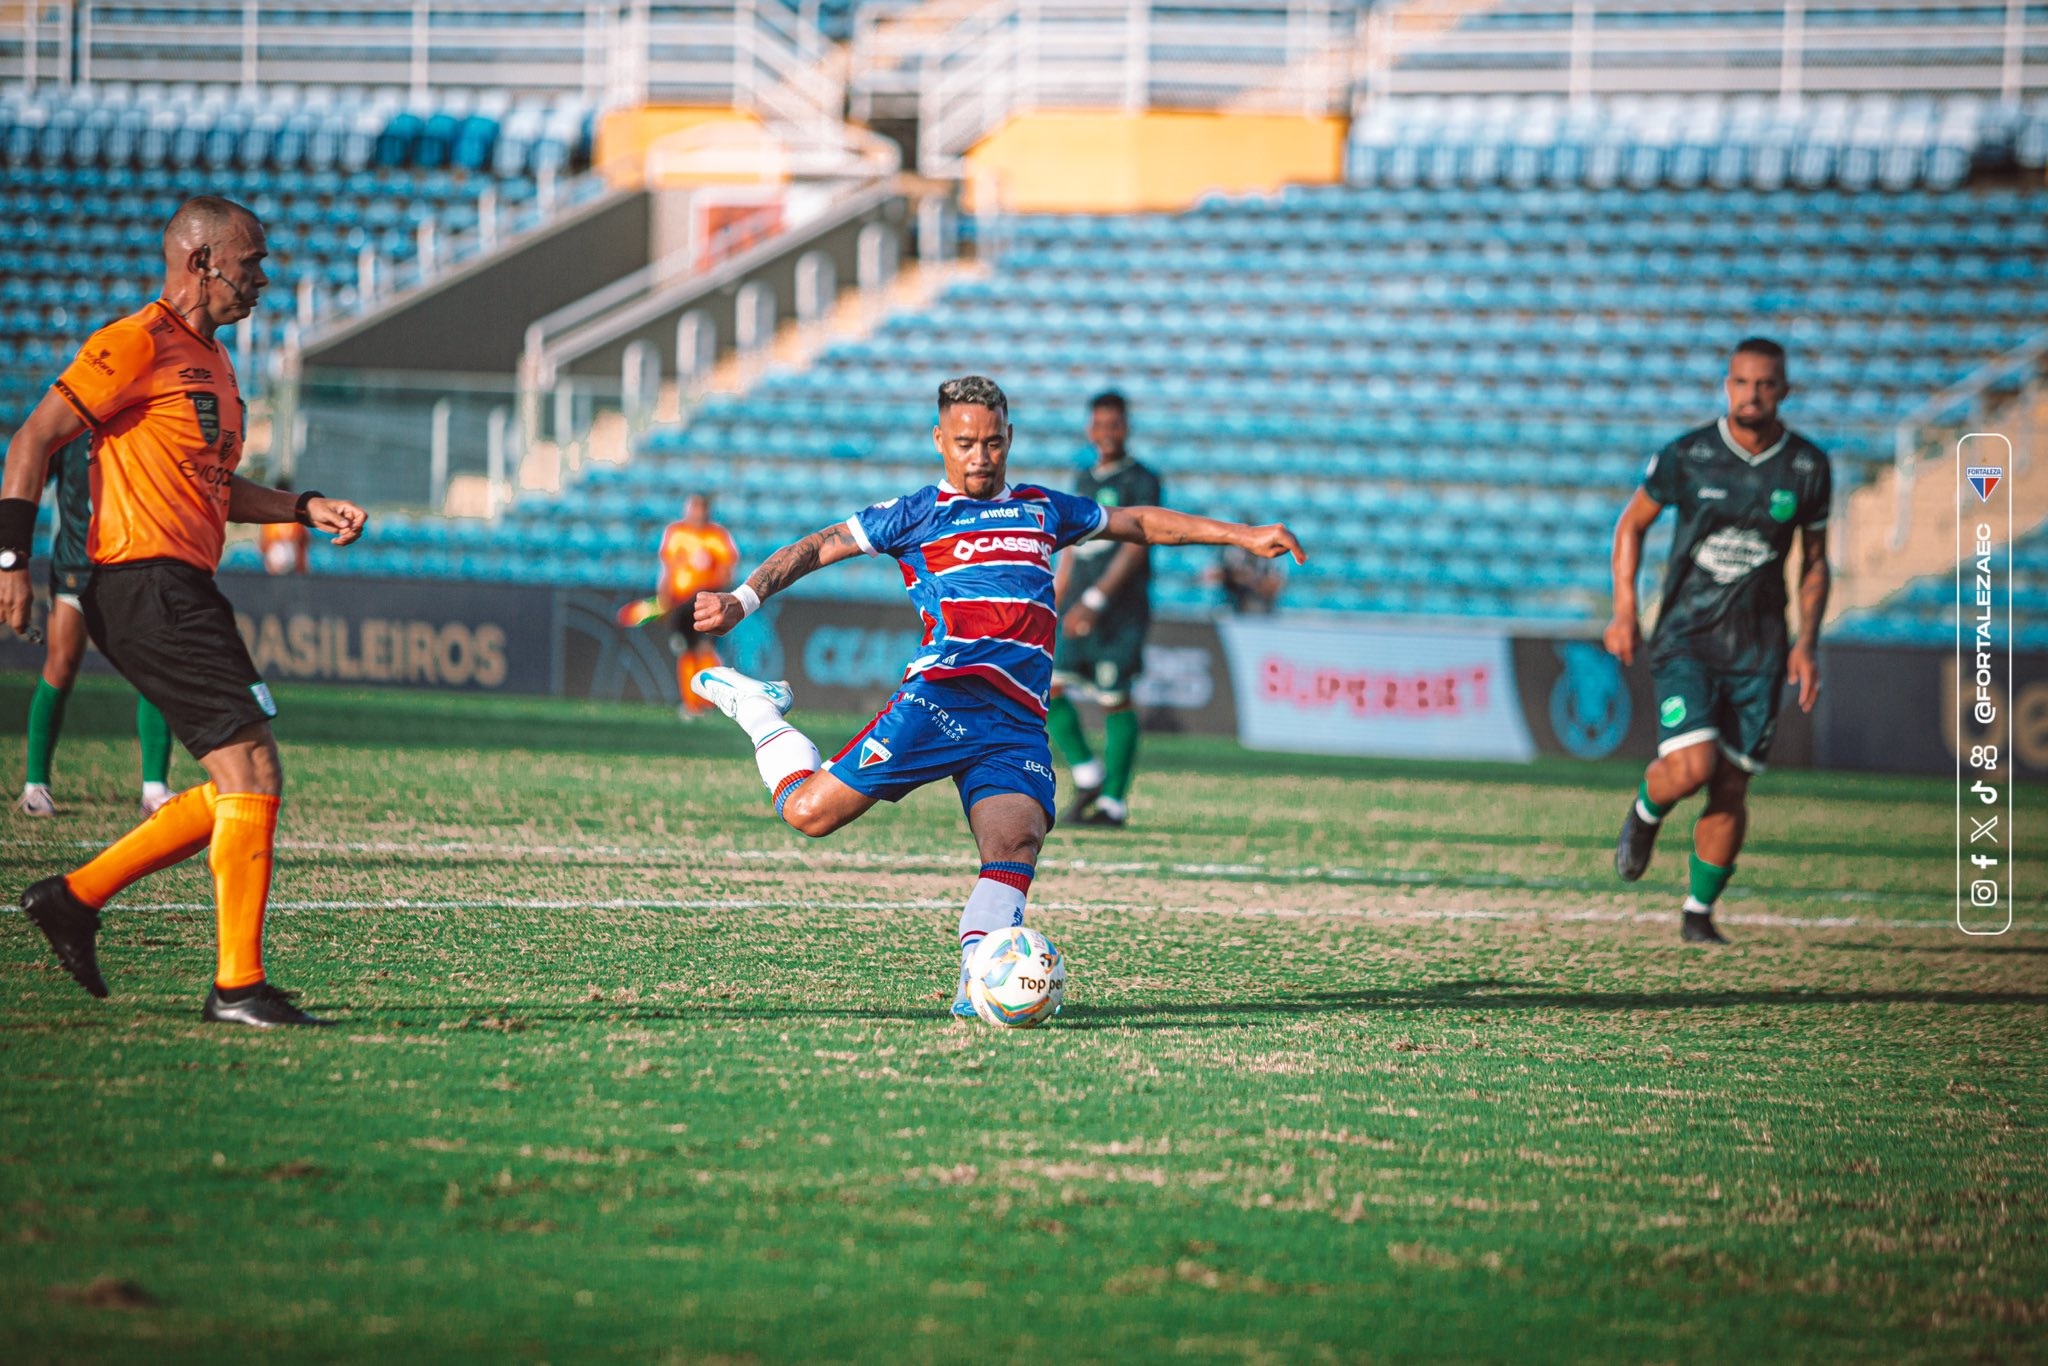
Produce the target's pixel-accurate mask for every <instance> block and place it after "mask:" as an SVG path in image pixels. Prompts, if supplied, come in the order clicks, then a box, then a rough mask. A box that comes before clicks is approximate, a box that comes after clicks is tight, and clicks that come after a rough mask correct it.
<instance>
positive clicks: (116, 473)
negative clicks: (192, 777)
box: [0, 195, 365, 1026]
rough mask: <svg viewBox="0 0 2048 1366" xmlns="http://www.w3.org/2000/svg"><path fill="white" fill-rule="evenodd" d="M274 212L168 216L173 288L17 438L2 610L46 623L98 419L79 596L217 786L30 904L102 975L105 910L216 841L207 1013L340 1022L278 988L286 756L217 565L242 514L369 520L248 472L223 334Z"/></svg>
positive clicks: (103, 988) (10, 619) (99, 339)
mask: <svg viewBox="0 0 2048 1366" xmlns="http://www.w3.org/2000/svg"><path fill="white" fill-rule="evenodd" d="M266 255H268V248H267V246H266V244H265V241H264V234H263V225H262V224H261V223H260V222H258V221H257V218H256V215H254V214H253V213H251V212H249V210H247V209H245V208H243V207H242V206H241V205H239V204H233V203H230V202H229V201H227V200H225V199H219V198H216V197H214V196H211V195H203V196H200V197H198V198H195V199H190V200H187V201H186V202H185V203H184V204H183V205H182V206H180V207H179V209H178V211H177V213H176V214H174V215H173V216H172V218H171V221H170V224H169V225H168V226H167V227H166V228H165V229H164V279H163V293H162V294H161V295H160V296H159V297H158V298H157V299H156V300H155V301H154V302H152V303H151V304H150V305H149V306H148V307H146V308H144V309H143V310H142V311H140V312H138V313H134V314H131V315H130V316H128V317H126V318H122V319H120V320H119V321H117V322H113V323H109V324H108V325H107V326H105V327H103V328H101V329H100V330H99V331H97V332H95V333H93V334H92V336H91V337H89V338H87V339H86V343H85V346H84V347H83V348H81V349H80V351H79V353H78V357H77V359H75V360H73V361H72V362H71V364H70V365H69V366H68V367H66V369H65V371H64V373H63V374H62V375H60V376H59V377H58V379H57V382H56V383H55V385H53V386H52V387H51V389H50V392H49V393H47V394H45V395H44V396H43V399H42V401H41V402H40V403H38V404H37V405H36V408H35V411H34V412H32V413H30V414H29V417H28V421H27V422H25V423H24V424H22V426H21V428H20V430H18V431H17V432H15V434H14V438H13V440H12V441H10V442H9V443H8V446H7V467H6V473H5V476H4V478H0V619H4V620H5V621H6V622H7V623H8V624H9V625H11V626H13V627H14V629H15V630H16V631H17V632H19V631H24V630H26V629H27V627H28V622H29V608H30V600H31V597H32V594H31V591H30V586H29V579H28V554H29V545H30V540H31V538H32V536H33V534H34V530H35V520H36V502H35V495H36V494H37V493H38V492H40V490H41V489H42V485H43V480H44V477H45V475H46V473H47V468H48V463H49V458H50V455H51V453H52V452H53V451H55V450H56V449H57V448H58V447H60V446H62V445H64V444H65V443H66V442H69V441H71V440H72V439H73V438H74V437H76V436H77V435H78V434H79V432H80V431H81V430H86V431H90V432H91V433H92V438H93V440H92V452H93V454H92V524H91V528H90V530H89V532H88V533H87V549H88V551H89V553H90V555H91V557H92V564H93V570H92V575H91V577H90V578H89V579H88V580H87V581H86V584H85V589H84V591H83V593H82V594H81V595H80V603H79V605H80V606H81V607H82V608H83V609H84V617H85V625H86V630H87V631H88V632H90V633H91V636H92V640H93V643H94V644H96V645H98V646H99V648H100V653H102V654H104V655H105V656H106V657H107V659H108V661H109V662H110V663H112V664H113V666H114V667H115V668H116V669H118V670H120V672H121V675H122V676H123V677H124V678H126V679H127V680H128V681H129V682H130V683H132V684H134V685H135V690H136V691H137V692H139V693H141V694H142V695H143V696H144V697H146V698H148V699H149V700H150V701H151V702H153V703H155V704H156V706H157V707H158V708H160V709H161V710H162V711H163V714H164V716H165V717H166V718H167V719H168V721H169V723H170V728H171V733H172V734H173V735H175V736H176V737H177V738H178V740H179V741H180V742H181V743H182V744H183V745H184V746H185V748H186V749H187V750H189V751H190V752H191V754H192V757H193V758H195V759H197V760H198V761H199V763H200V766H201V767H202V768H204V769H205V770H206V775H207V778H208V779H209V781H208V782H207V783H206V784H204V785H203V786H200V787H195V788H191V789H189V790H187V791H185V792H181V793H179V794H178V795H177V796H175V797H173V798H171V799H170V800H169V801H168V802H165V803H164V804H163V806H161V807H160V808H158V810H157V812H156V814H154V815H153V816H151V817H150V818H149V819H148V820H145V821H144V822H143V823H142V824H141V825H139V826H137V827H136V828H135V829H134V830H132V831H131V832H129V833H128V834H127V835H125V836H124V837H122V838H121V839H120V840H118V841H116V842H115V843H114V844H113V845H111V846H110V847H109V848H107V849H106V850H105V851H104V852H102V853H101V854H100V855H99V856H98V857H97V858H95V859H93V860H92V861H91V862H89V863H87V864H86V865H85V866H84V867H82V868H79V869H77V870H75V871H74V872H72V873H70V874H68V875H64V876H58V877H50V878H45V879H44V880H43V881H41V882H38V883H36V884H35V885H34V886H32V887H30V888H29V889H28V890H27V891H25V892H23V893H22V896H21V908H22V910H23V911H24V912H26V913H27V916H28V919H29V921H30V922H31V923H32V924H34V925H35V926H36V928H37V929H39V930H41V931H42V933H43V935H44V937H45V938H47V939H48V940H49V941H50V947H51V948H52V949H54V950H55V951H56V954H57V961H58V962H59V963H61V964H63V966H64V968H65V970H66V971H67V972H69V973H70V974H71V975H72V977H73V978H74V979H76V980H77V982H78V984H79V985H80V986H82V987H84V988H85V989H86V990H87V991H88V992H91V993H92V994H93V995H95V996H105V995H107V994H108V991H107V983H106V979H105V978H104V977H102V976H101V975H100V969H99V955H98V938H99V928H100V910H101V908H102V907H104V906H105V905H106V904H107V902H108V901H109V900H110V899H112V898H113V897H114V895H115V894H117V893H118V892H120V891H121V889H122V888H124V887H127V886H128V885H129V884H131V883H133V882H136V881H138V880H139V879H141V878H144V877H147V876H148V875H149V874H151V873H154V872H156V871H158V870H159V869H162V868H168V867H170V866H171V865H172V864H174V863H179V862H182V861H183V860H185V859H187V858H190V857H191V856H192V855H194V854H196V853H198V852H199V851H200V850H202V849H206V850H209V851H210V852H209V854H208V859H207V862H208V865H209V866H210V868H211V869H212V872H213V886H214V904H215V908H216V912H217V925H218V935H219V939H218V947H219V956H218V960H217V963H216V967H215V972H214V979H213V988H212V990H210V991H209V992H208V993H207V996H206V1004H205V1006H204V1008H203V1010H202V1012H201V1013H202V1016H203V1018H205V1019H208V1020H213V1021H219V1022H223V1023H233V1024H247V1025H260V1026H268V1025H310V1024H319V1023H321V1021H319V1020H316V1019H314V1018H313V1017H312V1016H310V1015H308V1014H306V1013H305V1012H304V1011H302V1010H300V1009H299V1008H298V1007H297V1006H295V1005H293V1004H292V1002H291V999H290V997H289V996H288V995H287V994H286V993H284V992H282V991H279V990H277V989H276V988H275V987H273V986H272V985H271V984H270V982H269V980H268V978H267V977H266V976H265V973H264V967H263V919H264V912H265V909H266V907H267V906H268V904H269V899H270V874H271V858H272V850H273V847H274V845H275V843H276V838H277V811H278V804H279V802H280V800H281V794H282V792H283V790H284V771H283V765H282V764H281V762H280V761H279V759H278V753H277V742H276V740H275V739H273V738H272V736H271V733H270V718H271V717H272V716H274V715H276V714H277V708H276V706H275V705H274V704H273V703H272V702H271V699H270V689H269V688H268V687H267V686H265V684H264V682H263V678H262V676H261V675H260V674H258V673H257V672H256V667H255V665H254V664H252V663H251V662H250V659H249V652H248V649H247V648H246V647H245V646H244V645H243V643H242V637H241V635H240V633H239V632H238V631H237V630H236V629H235V613H234V608H233V607H231V606H230V605H229V604H228V600H227V599H226V598H225V597H223V596H221V592H220V589H219V587H218V586H217V585H216V584H215V583H214V581H213V575H214V572H215V570H216V569H218V568H219V566H220V555H221V548H222V544H223V542H224V540H225V538H226V530H227V523H228V522H230V521H237V522H257V523H267V522H286V521H291V520H294V519H296V520H298V521H300V522H301V523H303V524H305V525H307V526H309V527H317V528H319V529H320V530H322V531H326V532H330V533H332V534H333V536H334V541H335V544H337V545H347V544H348V543H349V542H351V541H353V540H355V539H356V538H357V537H359V536H360V535H362V531H363V524H364V520H365V519H364V516H363V511H362V509H361V508H359V507H356V506H355V505H354V504H352V503H345V502H341V501H338V500H336V499H331V498H325V497H322V496H321V495H320V494H318V493H313V492H307V493H302V494H300V495H299V496H298V497H297V498H296V499H294V498H293V497H292V496H291V495H290V494H288V493H281V492H279V491H278V490H276V489H271V488H265V487H264V486H263V485H261V484H257V483H253V482H251V481H250V480H247V479H244V478H242V477H241V476H239V475H237V474H236V473H235V467H236V466H237V465H239V464H240V463H241V460H242V442H243V439H244V436H245V421H246V419H245V416H244V410H243V405H242V397H241V390H240V388H239V386H238V385H237V383H236V380H235V371H234V367H233V364H232V363H231V362H230V360H229V358H228V353H227V351H226V349H225V348H224V347H222V346H221V344H220V342H219V341H218V340H217V337H216V334H217V333H218V332H219V330H220V329H221V328H223V327H228V326H231V325H232V324H234V323H236V322H239V321H240V320H241V319H243V318H246V317H248V316H249V314H250V313H251V312H252V311H253V310H254V309H255V307H256V303H257V301H258V299H259V298H260V297H261V296H262V293H263V288H264V286H265V285H266V284H268V283H269V281H268V278H267V277H266V276H265V275H264V273H263V259H264V257H265V256H266Z"/></svg>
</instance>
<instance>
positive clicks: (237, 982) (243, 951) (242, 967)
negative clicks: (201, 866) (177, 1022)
mask: <svg viewBox="0 0 2048 1366" xmlns="http://www.w3.org/2000/svg"><path fill="white" fill-rule="evenodd" d="M278 804H279V799H278V798H276V797H260V796H257V795H256V794H255V793H253V792H229V793H225V794H223V795H222V796H221V797H219V798H218V799H217V800H216V802H215V806H214V815H213V852H212V853H211V854H210V855H209V856H208V858H207V865H208V866H209V867H211V868H212V869H213V900H214V906H215V907H216V909H217V913H218V917H219V925H220V967H219V971H217V972H216V973H215V974H214V979H213V980H214V985H215V986H219V987H226V988H230V989H232V988H235V987H247V986H254V985H255V984H256V983H258V982H260V981H262V980H263V912H264V908H265V907H267V906H268V905H269V904H270V864H271V846H272V845H273V844H275V843H276V840H277V808H278Z"/></svg>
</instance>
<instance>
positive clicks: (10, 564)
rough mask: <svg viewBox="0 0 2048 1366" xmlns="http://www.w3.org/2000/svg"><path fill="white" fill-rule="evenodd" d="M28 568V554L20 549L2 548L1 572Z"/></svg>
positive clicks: (0, 556)
mask: <svg viewBox="0 0 2048 1366" xmlns="http://www.w3.org/2000/svg"><path fill="white" fill-rule="evenodd" d="M26 568H28V556H26V555H24V554H22V553H21V552H20V551H19V550H0V573H6V572H8V571H9V570H14V569H26Z"/></svg>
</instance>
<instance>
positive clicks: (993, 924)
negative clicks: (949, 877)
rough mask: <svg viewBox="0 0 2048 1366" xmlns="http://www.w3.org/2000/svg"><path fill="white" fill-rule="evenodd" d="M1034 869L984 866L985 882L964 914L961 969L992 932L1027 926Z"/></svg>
mask: <svg viewBox="0 0 2048 1366" xmlns="http://www.w3.org/2000/svg"><path fill="white" fill-rule="evenodd" d="M1030 889H1031V866H1030V865H1029V864H1025V863H984V864H982V865H981V878H980V880H978V881H977V882H976V883H975V884H974V890H973V891H972V892H971V893H969V894H968V897H967V905H966V907H965V908H964V909H963V910H962V911H961V912H960V966H961V968H962V969H963V970H964V969H965V968H966V966H967V955H968V954H970V953H972V952H974V950H975V946H977V945H978V944H980V943H981V941H982V939H983V937H984V936H986V935H987V934H988V933H989V932H990V931H992V930H1007V929H1009V928H1010V927H1012V926H1013V925H1021V924H1023V923H1024V901H1025V898H1026V897H1027V896H1028V895H1029V894H1030Z"/></svg>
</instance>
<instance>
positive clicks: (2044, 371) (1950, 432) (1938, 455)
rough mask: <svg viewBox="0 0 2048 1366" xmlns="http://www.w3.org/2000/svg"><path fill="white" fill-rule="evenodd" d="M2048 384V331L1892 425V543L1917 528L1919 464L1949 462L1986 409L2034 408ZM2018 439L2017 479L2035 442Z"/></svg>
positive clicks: (1895, 546)
mask: <svg viewBox="0 0 2048 1366" xmlns="http://www.w3.org/2000/svg"><path fill="white" fill-rule="evenodd" d="M2044 384H2048V332H2040V333H2037V334H2035V335H2034V336H2033V337H2030V338H2028V339H2027V340H2026V341H2024V342H2021V343H2020V344H2019V345H2018V346H2016V347H2014V348H2013V349H2012V350H2010V351H2007V352H2006V353H2005V354H2004V355H2002V356H1998V357H1995V358H1994V359H1992V360H1989V361H1986V362H1985V363H1984V364H1983V365H1980V366H1978V367H1977V368H1976V369H1975V370H1973V371H1971V372H1970V373H1969V374H1967V375H1965V376H1964V377H1963V378H1962V379H1960V380H1958V381H1956V382H1955V383H1954V384H1951V385H1950V386H1949V387H1948V388H1946V389H1943V390H1942V391H1941V392H1940V393H1938V394H1935V395H1934V396H1933V397H1932V398H1930V399H1928V400H1927V401H1926V402H1925V403H1923V404H1921V405H1920V406H1919V407H1918V408H1915V409H1914V410H1913V411H1912V412H1910V413H1908V414H1906V416H1905V417H1903V418H1901V419H1899V422H1898V425H1897V426H1895V427H1894V428H1892V461H1893V465H1892V468H1893V472H1894V473H1893V481H1892V485H1893V492H1894V494H1895V495H1896V498H1897V501H1896V503H1895V504H1894V509H1893V517H1892V531H1891V547H1892V549H1894V550H1897V549H1900V548H1901V547H1903V546H1904V545H1905V544H1906V539H1907V536H1908V535H1909V534H1910V532H1911V531H1912V526H1913V484H1914V481H1915V479H1916V478H1917V477H1918V476H1919V473H1920V467H1921V466H1922V465H1923V464H1926V463H1928V462H1930V461H1946V460H1948V459H1949V458H1950V454H1951V452H1952V451H1953V449H1954V444H1955V438H1956V437H1958V436H1960V435H1962V434H1963V433H1964V432H1966V431H1970V430H1974V429H1977V428H1980V427H1981V426H1982V425H1983V422H1984V419H1985V417H1986V415H1987V410H1988V409H1990V408H1991V407H1992V406H1993V405H1994V404H1995V403H1998V402H2000V401H2007V402H2009V401H2012V400H2014V399H2018V400H2020V401H2021V404H2022V406H2023V407H2026V408H2028V409H2029V410H2031V407H2032V404H2031V400H2032V398H2033V397H2034V396H2035V395H2037V394H2038V393H2039V392H2040V389H2041V386H2043V385H2044ZM2019 435H2020V436H2021V437H2022V439H2020V440H2017V441H2015V442H2014V443H2013V444H2014V457H2015V460H2016V462H2017V465H2016V468H2015V469H2014V471H2013V474H2014V477H2017V476H2018V474H2019V472H2020V471H2022V470H2025V469H2027V468H2028V467H2029V465H2030V464H2031V463H2032V460H2031V458H2032V454H2033V452H2032V451H2031V450H2030V449H2029V447H2030V445H2031V443H2030V442H2028V441H2026V440H2025V439H2024V435H2025V434H2024V433H2020V434H2019Z"/></svg>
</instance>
